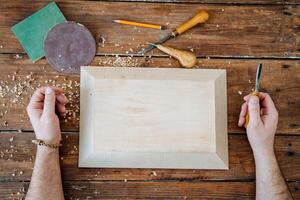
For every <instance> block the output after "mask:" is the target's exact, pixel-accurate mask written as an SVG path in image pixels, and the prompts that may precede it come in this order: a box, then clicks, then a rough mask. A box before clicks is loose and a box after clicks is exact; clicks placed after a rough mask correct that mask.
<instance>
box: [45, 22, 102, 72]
mask: <svg viewBox="0 0 300 200" xmlns="http://www.w3.org/2000/svg"><path fill="white" fill-rule="evenodd" d="M44 51H45V56H46V58H47V61H48V63H49V64H50V65H51V66H52V67H53V68H54V69H56V70H57V71H60V72H64V73H80V66H84V65H89V64H90V63H91V62H92V60H93V58H94V56H95V54H96V43H95V39H94V38H93V36H92V34H91V33H90V32H89V30H88V29H87V28H85V27H84V26H83V25H81V24H78V23H76V22H64V23H61V24H58V25H56V26H54V27H53V28H52V29H51V30H50V31H49V32H48V34H47V36H46V39H45V41H44Z"/></svg>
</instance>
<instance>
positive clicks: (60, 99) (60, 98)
mask: <svg viewBox="0 0 300 200" xmlns="http://www.w3.org/2000/svg"><path fill="white" fill-rule="evenodd" d="M56 100H57V101H58V103H60V104H63V105H66V104H67V103H68V99H67V97H66V96H65V95H64V94H58V95H56Z"/></svg>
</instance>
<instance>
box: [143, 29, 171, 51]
mask: <svg viewBox="0 0 300 200" xmlns="http://www.w3.org/2000/svg"><path fill="white" fill-rule="evenodd" d="M172 37H174V36H173V35H172V33H170V34H169V35H166V36H164V37H163V38H161V39H160V40H159V41H158V42H156V43H155V45H157V44H162V43H164V42H166V41H167V40H169V39H170V38H172ZM154 48H156V47H155V46H154V45H149V46H148V47H147V48H145V49H143V50H141V51H139V52H138V54H139V55H144V54H145V53H147V52H149V51H151V50H152V49H154Z"/></svg>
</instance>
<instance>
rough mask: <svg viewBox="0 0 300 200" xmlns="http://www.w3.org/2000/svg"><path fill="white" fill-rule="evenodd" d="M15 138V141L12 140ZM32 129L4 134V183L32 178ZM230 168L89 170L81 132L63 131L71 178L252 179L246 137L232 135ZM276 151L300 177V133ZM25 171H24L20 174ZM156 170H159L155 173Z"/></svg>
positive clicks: (292, 177) (286, 169) (278, 143)
mask: <svg viewBox="0 0 300 200" xmlns="http://www.w3.org/2000/svg"><path fill="white" fill-rule="evenodd" d="M11 138H13V141H12V142H10V140H11ZM33 138H34V134H33V133H30V132H22V133H11V132H3V133H1V134H0V149H1V151H0V161H1V165H0V182H1V181H28V180H30V176H31V172H32V167H33V161H34V157H35V151H36V147H35V145H34V144H32V143H31V140H32V139H33ZM228 142H229V170H173V169H104V168H98V169H91V168H90V169H89V168H87V169H85V168H80V169H79V168H78V133H63V147H62V148H61V151H60V153H61V166H62V174H63V179H64V180H68V181H75V180H76V181H79V180H81V181H84V180H94V181H96V180H101V181H109V180H114V181H123V180H124V179H127V180H132V181H137V180H139V181H143V180H145V181H149V180H161V181H197V180H198V181H200V180H202V181H206V180H210V181H221V180H226V181H229V180H230V181H252V180H254V160H253V155H252V152H251V149H250V146H249V143H248V141H247V138H246V136H243V135H230V136H229V141H228ZM275 153H276V156H277V159H278V162H279V165H280V167H281V169H282V172H283V174H284V176H285V178H286V180H289V181H297V180H299V179H300V156H299V155H300V138H299V136H277V137H276V139H275ZM20 172H21V174H20ZM154 172H155V173H154Z"/></svg>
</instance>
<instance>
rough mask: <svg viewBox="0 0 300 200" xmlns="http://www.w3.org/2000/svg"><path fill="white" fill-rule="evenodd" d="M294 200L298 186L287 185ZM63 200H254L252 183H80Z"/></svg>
mask: <svg viewBox="0 0 300 200" xmlns="http://www.w3.org/2000/svg"><path fill="white" fill-rule="evenodd" d="M28 185H29V184H28V182H23V183H22V182H18V183H12V182H6V183H3V182H1V183H0V198H1V199H21V198H23V197H24V196H25V193H26V191H27V189H28ZM288 186H289V189H290V190H291V193H292V195H293V197H294V199H299V198H300V192H299V183H296V182H292V183H288ZM63 187H64V191H65V197H66V199H199V197H201V199H223V200H225V199H236V200H245V199H246V200H248V199H249V200H250V199H254V197H255V194H254V191H255V185H254V184H253V183H251V182H140V181H139V182H109V181H108V182H94V181H89V182H83V181H76V182H72V181H65V182H64V183H63Z"/></svg>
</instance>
